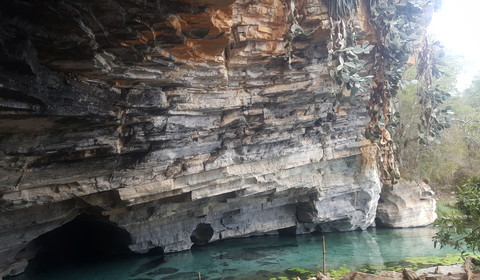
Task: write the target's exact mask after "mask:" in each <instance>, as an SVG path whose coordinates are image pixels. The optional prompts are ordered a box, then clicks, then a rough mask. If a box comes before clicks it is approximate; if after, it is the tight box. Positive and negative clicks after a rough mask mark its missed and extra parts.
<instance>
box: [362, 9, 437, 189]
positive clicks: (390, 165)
mask: <svg viewBox="0 0 480 280" xmlns="http://www.w3.org/2000/svg"><path fill="white" fill-rule="evenodd" d="M428 3H430V1H425V0H399V1H397V0H371V1H370V5H369V8H370V14H371V18H372V20H371V22H372V23H373V25H374V27H375V31H376V39H377V47H376V48H375V50H376V51H375V64H374V67H373V72H374V78H373V93H372V95H371V98H370V101H369V103H368V104H367V109H368V113H369V116H370V118H371V122H370V124H369V125H368V126H367V129H366V131H365V137H366V138H367V139H370V140H371V141H372V142H374V143H377V145H378V146H379V147H380V155H379V156H380V157H381V158H380V160H379V162H380V163H381V168H382V171H383V174H382V178H383V182H384V183H385V184H395V183H396V180H397V179H398V178H399V175H400V174H399V171H398V166H397V162H396V161H395V144H394V142H393V138H392V134H393V133H394V132H395V129H396V127H397V125H398V118H399V114H397V113H396V112H395V109H394V106H393V104H392V98H393V97H395V96H396V95H397V93H398V92H399V90H400V89H401V88H402V87H405V86H407V85H408V84H410V83H411V82H407V81H405V80H404V79H403V75H404V72H405V70H406V68H407V65H408V61H409V59H410V57H411V56H412V54H413V52H414V50H415V47H416V46H415V42H417V41H419V39H420V36H421V35H422V34H424V32H425V28H424V25H425V20H424V15H425V14H424V9H423V7H424V6H426V5H427V4H428ZM413 83H415V81H413Z"/></svg>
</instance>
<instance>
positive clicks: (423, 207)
mask: <svg viewBox="0 0 480 280" xmlns="http://www.w3.org/2000/svg"><path fill="white" fill-rule="evenodd" d="M433 195H434V192H433V191H432V189H431V188H430V186H428V185H427V184H425V183H424V182H421V183H417V182H409V181H405V180H399V182H398V183H397V184H395V185H393V186H391V187H388V188H383V189H382V193H381V195H380V201H379V203H378V207H377V216H376V224H377V225H378V226H385V227H393V228H402V227H419V226H426V225H430V224H432V223H433V222H434V221H435V219H436V218H437V214H436V212H435V210H436V201H435V199H434V198H433Z"/></svg>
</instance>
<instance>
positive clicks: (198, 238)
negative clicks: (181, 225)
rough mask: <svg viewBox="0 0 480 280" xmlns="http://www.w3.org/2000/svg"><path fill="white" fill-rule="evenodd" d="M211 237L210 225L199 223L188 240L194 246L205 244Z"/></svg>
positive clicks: (211, 229)
mask: <svg viewBox="0 0 480 280" xmlns="http://www.w3.org/2000/svg"><path fill="white" fill-rule="evenodd" d="M212 236H213V228H212V226H211V225H210V224H205V223H200V224H198V225H197V227H196V228H195V229H194V230H193V232H192V234H191V235H190V240H191V241H192V243H193V244H194V245H204V244H207V243H208V241H210V239H212Z"/></svg>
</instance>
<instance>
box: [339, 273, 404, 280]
mask: <svg viewBox="0 0 480 280" xmlns="http://www.w3.org/2000/svg"><path fill="white" fill-rule="evenodd" d="M394 279H398V278H396V277H390V276H380V275H375V274H368V273H363V272H349V273H347V274H345V275H343V276H342V277H341V278H340V280H394Z"/></svg>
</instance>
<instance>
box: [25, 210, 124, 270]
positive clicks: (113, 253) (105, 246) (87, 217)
mask: <svg viewBox="0 0 480 280" xmlns="http://www.w3.org/2000/svg"><path fill="white" fill-rule="evenodd" d="M34 243H35V246H36V247H37V249H38V253H37V255H36V257H35V260H36V262H37V263H41V264H43V265H46V266H48V265H49V264H55V265H58V264H63V265H68V264H72V263H81V262H91V261H98V260H102V259H106V258H112V257H120V256H126V255H128V254H131V251H130V250H129V248H128V245H129V244H130V243H131V239H130V234H129V233H128V232H127V231H125V230H124V229H121V228H119V227H118V226H117V225H116V224H114V223H112V222H109V221H108V219H107V218H106V217H104V216H101V215H91V214H81V215H79V216H77V217H76V218H75V219H73V220H72V221H70V222H68V223H66V224H64V225H62V226H61V227H59V228H56V229H55V230H53V231H50V232H47V233H45V234H43V235H41V236H40V237H38V238H37V239H36V240H35V241H34Z"/></svg>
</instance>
